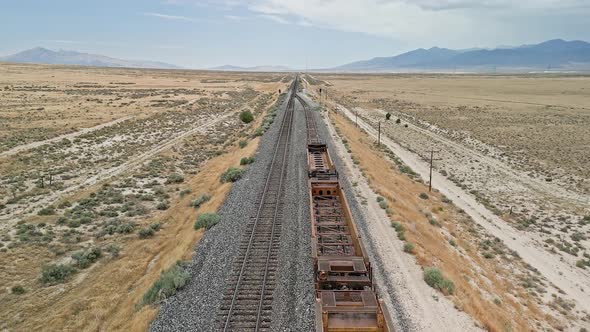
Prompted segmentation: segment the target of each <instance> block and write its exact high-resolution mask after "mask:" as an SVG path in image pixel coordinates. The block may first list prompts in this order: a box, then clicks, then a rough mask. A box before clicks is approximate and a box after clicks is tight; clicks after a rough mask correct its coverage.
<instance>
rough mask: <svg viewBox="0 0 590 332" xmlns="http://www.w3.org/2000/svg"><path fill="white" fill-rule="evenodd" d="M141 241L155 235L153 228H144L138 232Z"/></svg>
mask: <svg viewBox="0 0 590 332" xmlns="http://www.w3.org/2000/svg"><path fill="white" fill-rule="evenodd" d="M137 234H138V235H139V238H140V239H146V238H148V237H152V236H153V235H154V230H153V229H152V228H151V227H146V228H142V229H140V230H139V232H137Z"/></svg>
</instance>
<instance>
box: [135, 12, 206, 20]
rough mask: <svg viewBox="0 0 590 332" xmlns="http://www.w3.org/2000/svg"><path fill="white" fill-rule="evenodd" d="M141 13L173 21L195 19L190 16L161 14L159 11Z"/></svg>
mask: <svg viewBox="0 0 590 332" xmlns="http://www.w3.org/2000/svg"><path fill="white" fill-rule="evenodd" d="M142 15H144V16H151V17H157V18H162V19H165V20H173V21H187V22H196V21H197V20H196V19H194V18H190V17H186V16H178V15H168V14H161V13H142Z"/></svg>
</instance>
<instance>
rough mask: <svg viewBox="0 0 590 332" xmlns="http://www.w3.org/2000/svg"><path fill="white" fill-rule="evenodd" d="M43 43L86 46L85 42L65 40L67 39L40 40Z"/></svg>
mask: <svg viewBox="0 0 590 332" xmlns="http://www.w3.org/2000/svg"><path fill="white" fill-rule="evenodd" d="M40 42H43V43H56V44H84V42H81V41H77V40H65V39H44V40H40Z"/></svg>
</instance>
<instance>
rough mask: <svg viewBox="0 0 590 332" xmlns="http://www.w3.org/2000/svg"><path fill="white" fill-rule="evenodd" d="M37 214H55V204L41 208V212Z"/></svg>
mask: <svg viewBox="0 0 590 332" xmlns="http://www.w3.org/2000/svg"><path fill="white" fill-rule="evenodd" d="M37 214H38V215H40V216H49V215H52V214H55V208H53V206H48V207H46V208H43V209H41V210H39V212H37Z"/></svg>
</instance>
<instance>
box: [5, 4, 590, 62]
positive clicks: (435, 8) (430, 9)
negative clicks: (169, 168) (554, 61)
mask: <svg viewBox="0 0 590 332" xmlns="http://www.w3.org/2000/svg"><path fill="white" fill-rule="evenodd" d="M588 17H590V0H520V1H511V0H243V1H238V0H142V1H139V0H119V1H111V0H102V1H90V0H88V1H81V0H77V1H73V0H53V1H45V0H38V1H32V0H18V1H9V0H0V31H2V34H1V35H0V55H7V54H11V53H16V52H18V51H21V50H24V49H28V48H32V47H35V46H43V47H47V48H51V49H67V50H77V51H84V52H91V53H98V54H103V55H108V56H113V57H120V58H126V59H145V60H157V61H165V62H169V63H173V64H177V65H180V66H184V67H187V68H207V67H212V66H218V65H223V64H233V65H241V66H254V65H287V66H290V67H293V68H304V67H305V66H306V63H307V64H308V66H309V67H314V68H322V67H331V66H336V65H340V64H343V63H347V62H351V61H355V60H361V59H366V58H371V57H374V56H389V55H395V54H399V53H401V52H404V51H408V50H411V49H414V48H418V47H424V48H429V47H432V46H440V47H449V48H470V47H494V46H497V45H518V44H523V43H536V42H540V41H544V40H547V39H553V38H564V39H582V40H590V19H588Z"/></svg>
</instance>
